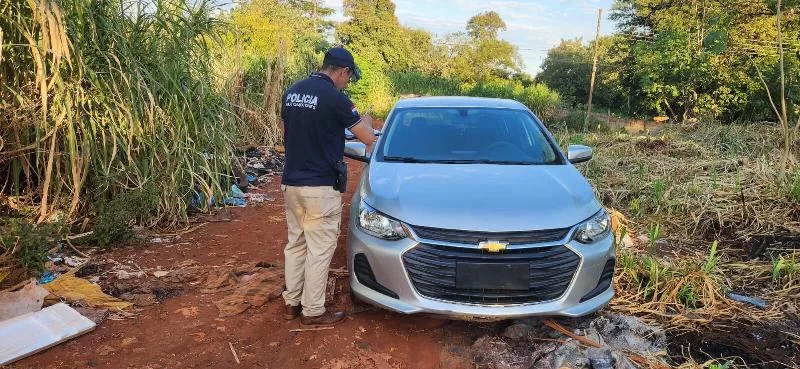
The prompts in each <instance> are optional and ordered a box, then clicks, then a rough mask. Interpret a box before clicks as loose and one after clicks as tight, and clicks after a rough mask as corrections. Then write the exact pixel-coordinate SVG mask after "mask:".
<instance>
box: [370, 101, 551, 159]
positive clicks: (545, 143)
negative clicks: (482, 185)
mask: <svg viewBox="0 0 800 369" xmlns="http://www.w3.org/2000/svg"><path fill="white" fill-rule="evenodd" d="M387 128H388V131H387V132H386V134H385V137H384V143H383V144H382V150H381V152H380V154H381V156H382V158H379V159H381V160H383V161H387V162H392V161H398V162H412V163H413V162H416V163H427V162H431V163H453V164H481V163H485V164H509V165H535V164H554V163H560V159H559V157H558V156H557V154H556V151H555V150H556V149H555V148H554V146H553V145H552V144H551V143H550V141H549V140H548V139H547V137H546V136H545V134H544V132H542V130H541V129H540V128H539V125H538V124H536V121H534V120H533V117H532V116H531V115H530V113H528V112H527V111H523V110H511V109H497V108H404V109H399V110H397V111H395V113H394V114H393V115H392V118H391V122H389V125H388V127H387Z"/></svg>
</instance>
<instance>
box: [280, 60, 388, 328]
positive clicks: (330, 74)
mask: <svg viewBox="0 0 800 369" xmlns="http://www.w3.org/2000/svg"><path fill="white" fill-rule="evenodd" d="M359 78H360V71H359V69H358V68H357V67H356V64H355V60H354V59H353V55H352V54H350V52H349V51H347V50H345V49H344V48H341V47H336V48H332V49H330V50H328V52H326V53H325V58H324V60H323V62H322V68H321V69H320V71H319V72H316V73H312V74H311V75H310V76H309V77H308V78H306V79H303V80H301V81H299V82H297V83H295V84H294V85H292V87H290V88H289V89H288V90H287V91H286V93H285V94H284V95H283V107H282V109H281V119H282V120H283V130H284V131H283V132H284V137H283V138H284V146H285V148H286V163H285V165H284V171H283V178H282V180H281V190H282V191H283V193H284V199H285V201H286V223H287V225H288V231H289V242H288V243H287V244H286V248H285V249H284V255H285V257H286V266H285V275H286V291H284V293H283V299H284V301H285V302H286V314H285V318H286V319H287V320H291V319H294V318H297V317H298V316H300V315H301V314H302V317H301V318H300V322H301V323H302V324H306V325H330V324H334V323H337V322H339V321H341V320H342V319H344V317H345V314H344V313H343V312H330V311H329V312H326V311H325V287H326V285H327V282H328V269H329V267H330V263H331V258H332V257H333V253H334V251H335V250H336V243H337V240H338V238H339V224H340V222H341V217H342V194H341V193H340V192H339V191H337V190H336V189H334V185H335V183H336V178H337V170H336V167H337V162H340V161H342V160H343V156H344V141H345V135H344V130H345V128H348V129H350V131H351V132H353V134H355V136H356V137H357V138H358V139H359V140H360V141H361V142H363V143H365V144H366V145H367V152H370V151H371V150H372V146H373V145H374V143H375V141H376V137H375V134H374V133H373V131H372V118H371V117H369V116H368V115H366V116H363V117H362V116H360V115H359V114H358V111H357V110H356V108H355V106H354V105H353V102H352V101H350V99H349V98H348V97H347V95H345V94H344V93H343V92H342V90H344V88H345V87H347V84H348V83H349V82H350V81H351V80H353V81H357V80H358V79H359Z"/></svg>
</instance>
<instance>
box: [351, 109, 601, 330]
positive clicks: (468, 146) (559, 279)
mask: <svg viewBox="0 0 800 369" xmlns="http://www.w3.org/2000/svg"><path fill="white" fill-rule="evenodd" d="M382 132H383V134H382V135H381V136H380V139H379V140H378V142H377V144H376V146H375V149H374V151H373V153H372V155H370V156H367V155H366V154H365V150H364V145H363V144H361V143H357V142H347V143H346V145H345V155H346V156H347V157H350V158H353V159H356V160H361V161H364V162H366V163H367V165H366V167H365V168H364V171H363V174H362V175H361V178H360V182H359V185H358V188H357V189H356V191H355V193H354V195H353V199H352V203H351V208H350V227H349V234H348V239H347V247H348V252H347V257H348V267H349V270H350V271H351V278H350V286H351V289H352V292H353V294H354V295H355V296H356V297H357V298H359V299H360V300H363V301H366V302H369V303H371V304H374V305H377V306H380V307H383V308H385V309H389V310H393V311H396V312H400V313H406V314H413V313H430V314H440V315H444V316H448V317H451V318H457V319H468V320H496V319H506V318H515V317H524V316H534V315H562V316H581V315H586V314H589V313H591V312H594V311H596V310H598V309H600V308H602V307H603V306H605V305H606V304H607V303H608V302H609V301H610V300H611V298H612V297H613V296H614V289H613V287H612V279H613V274H614V260H615V258H614V248H613V235H612V232H611V230H610V220H609V216H608V214H607V213H606V211H605V210H604V209H603V207H602V206H601V204H600V202H599V201H598V200H597V199H596V198H595V195H594V192H593V190H592V187H591V186H590V185H589V183H588V182H587V181H586V179H585V178H584V177H583V176H582V175H581V174H580V173H579V172H578V170H577V169H576V168H575V167H574V166H573V164H574V163H579V162H584V161H587V160H589V159H591V157H592V150H591V149H590V148H588V147H586V146H578V145H572V146H570V147H569V149H568V153H567V155H564V154H563V153H562V152H561V150H560V149H559V147H558V145H557V143H556V141H555V140H554V139H553V137H552V136H551V134H550V133H549V132H548V131H547V129H546V128H545V127H544V125H543V124H542V122H541V121H540V120H539V119H538V118H537V117H536V115H535V114H533V113H532V112H531V111H530V110H528V109H527V108H526V107H525V106H524V105H522V104H521V103H519V102H516V101H512V100H502V99H486V98H468V97H431V98H414V99H407V100H401V101H399V102H398V103H397V104H396V105H395V106H394V108H393V109H392V111H391V112H390V114H389V116H388V117H387V120H386V125H385V127H384V129H383V131H382Z"/></svg>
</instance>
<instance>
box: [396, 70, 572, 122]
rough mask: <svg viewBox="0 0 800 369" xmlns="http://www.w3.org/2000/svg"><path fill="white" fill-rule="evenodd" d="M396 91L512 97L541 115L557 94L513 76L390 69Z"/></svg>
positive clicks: (555, 102)
mask: <svg viewBox="0 0 800 369" xmlns="http://www.w3.org/2000/svg"><path fill="white" fill-rule="evenodd" d="M391 78H392V81H393V85H394V89H395V90H394V91H395V93H396V94H397V95H405V94H415V95H425V96H437V95H443V96H479V97H495V98H503V99H513V100H517V101H519V102H521V103H523V104H525V105H526V106H527V107H528V108H530V109H531V110H532V111H534V112H536V113H537V114H538V115H540V116H548V115H549V114H551V113H552V111H553V110H554V109H555V108H556V107H557V106H558V104H559V96H558V94H556V93H555V92H553V91H551V90H550V89H549V88H547V86H545V85H543V84H538V83H537V84H531V85H529V86H527V87H526V86H524V85H523V84H522V82H519V81H512V80H493V81H490V82H481V83H459V82H458V81H457V80H453V79H448V78H442V77H431V76H425V75H422V74H419V73H393V74H391Z"/></svg>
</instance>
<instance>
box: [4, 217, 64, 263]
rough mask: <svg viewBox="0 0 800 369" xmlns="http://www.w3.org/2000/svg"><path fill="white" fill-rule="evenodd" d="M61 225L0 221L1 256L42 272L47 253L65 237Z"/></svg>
mask: <svg viewBox="0 0 800 369" xmlns="http://www.w3.org/2000/svg"><path fill="white" fill-rule="evenodd" d="M64 231H65V229H64V227H63V224H60V223H42V224H38V225H35V224H32V223H30V222H29V221H28V220H25V219H20V218H6V219H2V220H0V256H4V255H10V256H11V259H12V260H14V262H15V263H16V264H18V265H19V266H21V267H23V268H25V269H26V270H30V271H39V272H41V271H42V270H43V269H44V262H45V261H47V251H48V250H50V249H51V248H52V247H54V246H55V245H56V243H58V242H59V241H61V240H62V239H63V237H64Z"/></svg>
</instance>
